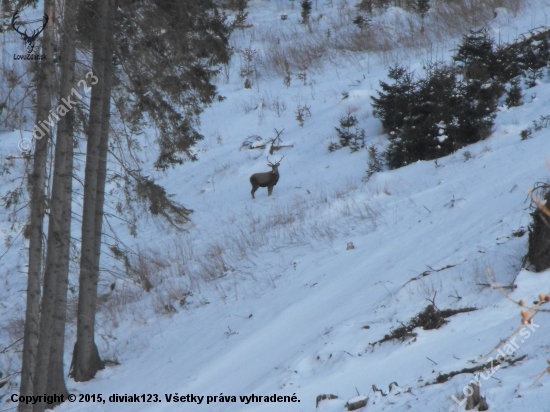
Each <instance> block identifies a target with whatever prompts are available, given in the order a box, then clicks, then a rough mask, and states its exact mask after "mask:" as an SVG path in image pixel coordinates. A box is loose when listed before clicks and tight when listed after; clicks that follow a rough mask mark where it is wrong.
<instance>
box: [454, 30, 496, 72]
mask: <svg viewBox="0 0 550 412" xmlns="http://www.w3.org/2000/svg"><path fill="white" fill-rule="evenodd" d="M453 59H454V61H455V62H458V63H459V65H460V66H461V67H463V68H464V70H463V76H464V78H465V79H466V80H469V79H478V80H482V81H485V80H487V79H488V78H494V77H495V76H496V75H497V74H498V70H497V65H496V63H497V61H496V55H495V52H494V40H493V39H492V38H491V36H490V35H489V32H488V30H487V29H477V30H474V29H470V31H469V32H468V34H466V35H464V36H463V38H462V44H461V45H460V47H459V48H458V50H457V53H456V55H455V56H454V57H453Z"/></svg>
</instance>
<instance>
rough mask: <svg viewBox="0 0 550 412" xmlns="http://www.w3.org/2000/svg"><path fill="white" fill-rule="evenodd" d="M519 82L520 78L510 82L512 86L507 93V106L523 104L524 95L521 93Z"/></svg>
mask: <svg viewBox="0 0 550 412" xmlns="http://www.w3.org/2000/svg"><path fill="white" fill-rule="evenodd" d="M519 82H520V80H519V79H514V80H512V81H511V82H510V88H509V89H508V94H507V95H506V101H505V102H506V106H507V107H516V106H520V105H521V99H522V98H523V95H522V94H521V86H520V85H519Z"/></svg>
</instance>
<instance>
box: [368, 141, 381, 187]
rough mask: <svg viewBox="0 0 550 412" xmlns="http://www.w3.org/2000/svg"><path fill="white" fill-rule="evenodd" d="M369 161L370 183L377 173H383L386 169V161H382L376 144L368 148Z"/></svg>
mask: <svg viewBox="0 0 550 412" xmlns="http://www.w3.org/2000/svg"><path fill="white" fill-rule="evenodd" d="M367 152H368V156H369V157H368V160H367V167H368V169H367V178H366V180H367V181H368V180H369V179H370V178H371V176H372V175H373V174H375V173H378V172H380V171H382V168H383V167H384V160H383V159H382V154H381V153H380V151H379V150H378V148H377V147H376V146H375V145H374V144H372V143H371V144H370V145H369V147H368V148H367Z"/></svg>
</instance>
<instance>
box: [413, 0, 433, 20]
mask: <svg viewBox="0 0 550 412" xmlns="http://www.w3.org/2000/svg"><path fill="white" fill-rule="evenodd" d="M412 8H413V10H414V12H415V13H416V14H418V15H419V16H420V17H421V18H422V20H424V17H425V16H426V13H427V12H428V11H429V10H430V0H413V2H412Z"/></svg>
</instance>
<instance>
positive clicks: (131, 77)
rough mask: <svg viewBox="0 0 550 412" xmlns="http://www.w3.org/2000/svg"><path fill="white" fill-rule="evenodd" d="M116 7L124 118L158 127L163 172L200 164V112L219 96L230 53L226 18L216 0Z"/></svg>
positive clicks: (124, 0)
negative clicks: (197, 146) (222, 71)
mask: <svg viewBox="0 0 550 412" xmlns="http://www.w3.org/2000/svg"><path fill="white" fill-rule="evenodd" d="M118 9H119V13H118V15H117V30H116V36H115V42H114V44H115V45H116V48H117V49H116V52H115V55H116V56H117V57H118V59H120V61H121V62H123V64H120V68H121V69H123V71H124V75H123V76H121V77H123V78H124V81H123V82H120V88H119V90H118V93H120V94H125V95H126V99H125V111H124V113H125V115H126V118H125V121H127V122H128V123H129V124H130V125H131V126H132V127H136V125H140V124H145V123H146V122H147V123H149V124H150V123H152V124H153V125H154V126H155V127H156V129H157V130H158V139H157V142H158V145H159V149H160V150H159V157H158V158H157V161H156V162H155V166H156V167H157V168H159V169H163V170H164V169H166V168H168V167H170V166H173V165H175V164H181V163H183V161H184V158H187V159H191V160H195V159H196V157H195V155H194V154H193V153H192V151H191V150H190V149H191V147H192V146H193V145H194V144H195V143H196V142H197V141H199V140H201V139H202V138H203V136H202V135H201V134H200V133H199V132H198V131H197V130H196V125H197V124H198V122H199V115H200V113H201V112H202V110H203V107H204V105H208V104H210V103H211V102H212V101H213V99H214V98H215V97H216V96H217V93H216V87H215V85H214V84H213V80H214V77H215V76H216V75H217V74H218V73H219V71H220V65H222V64H227V63H228V62H229V58H230V55H231V49H230V47H229V45H228V38H229V35H230V33H231V29H230V27H229V26H228V25H227V24H226V21H225V20H226V16H225V15H224V14H220V13H219V12H218V11H217V9H216V7H215V4H214V2H213V1H212V0H203V1H200V2H196V1H192V0H180V1H177V2H174V1H168V0H156V1H154V2H149V1H146V0H121V1H120V2H119V4H118ZM145 116H146V118H145ZM182 155H183V156H182Z"/></svg>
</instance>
